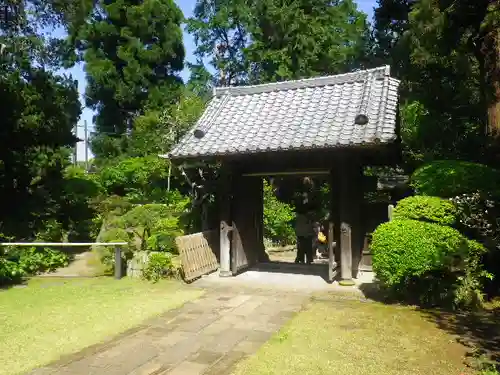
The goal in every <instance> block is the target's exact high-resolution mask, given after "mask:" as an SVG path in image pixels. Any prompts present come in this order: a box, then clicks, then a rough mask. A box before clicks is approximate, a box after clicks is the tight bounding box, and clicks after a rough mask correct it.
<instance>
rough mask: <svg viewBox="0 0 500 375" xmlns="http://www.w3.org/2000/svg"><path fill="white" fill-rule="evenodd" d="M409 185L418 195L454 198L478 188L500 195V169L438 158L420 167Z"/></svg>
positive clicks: (478, 189) (496, 195)
mask: <svg viewBox="0 0 500 375" xmlns="http://www.w3.org/2000/svg"><path fill="white" fill-rule="evenodd" d="M410 185H411V186H412V187H413V189H414V190H415V191H416V193H417V194H419V195H433V196H437V197H442V198H452V197H454V196H456V195H459V194H464V193H474V192H476V191H480V192H484V193H488V194H490V195H492V196H493V197H497V198H498V197H500V171H498V170H496V169H493V168H490V167H488V166H487V165H483V164H478V163H471V162H465V161H460V160H438V161H434V162H432V163H430V164H426V165H424V166H422V167H420V168H418V169H417V170H416V171H415V172H413V175H412V176H411V179H410Z"/></svg>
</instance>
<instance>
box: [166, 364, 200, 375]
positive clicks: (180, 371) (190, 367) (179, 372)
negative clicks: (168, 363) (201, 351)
mask: <svg viewBox="0 0 500 375" xmlns="http://www.w3.org/2000/svg"><path fill="white" fill-rule="evenodd" d="M207 368H208V365H204V364H201V363H195V362H188V361H185V362H182V363H180V364H179V365H178V366H176V367H174V368H173V369H172V370H170V371H168V372H167V374H168V375H202V374H204V371H205V370H206V369H207Z"/></svg>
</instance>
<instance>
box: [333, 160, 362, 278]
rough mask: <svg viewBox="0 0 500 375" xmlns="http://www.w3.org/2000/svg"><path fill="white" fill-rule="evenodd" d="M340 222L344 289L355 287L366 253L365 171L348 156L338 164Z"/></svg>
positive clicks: (357, 162)
mask: <svg viewBox="0 0 500 375" xmlns="http://www.w3.org/2000/svg"><path fill="white" fill-rule="evenodd" d="M337 164H338V167H337V168H336V169H337V170H338V174H337V176H338V184H339V196H338V204H339V219H340V277H341V284H342V285H353V284H354V281H353V277H354V278H355V277H357V274H358V269H359V262H360V261H361V252H362V247H363V246H362V233H363V230H364V228H363V223H362V216H361V213H360V210H361V209H362V202H363V180H362V177H363V167H362V164H361V162H360V161H359V159H358V158H356V157H355V155H352V154H347V153H344V154H342V155H340V158H339V160H338V161H337Z"/></svg>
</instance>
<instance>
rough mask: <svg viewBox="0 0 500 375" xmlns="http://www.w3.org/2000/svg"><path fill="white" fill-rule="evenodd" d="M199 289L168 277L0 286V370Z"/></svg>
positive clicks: (50, 357) (54, 355) (114, 330)
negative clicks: (164, 279) (188, 286)
mask: <svg viewBox="0 0 500 375" xmlns="http://www.w3.org/2000/svg"><path fill="white" fill-rule="evenodd" d="M201 294H202V292H201V291H199V290H195V289H188V288H186V287H184V286H182V284H180V283H177V282H173V281H162V282H159V283H157V284H151V283H148V282H145V281H141V280H133V279H122V280H114V279H111V278H92V279H48V278H44V279H41V278H38V279H32V280H31V281H30V282H29V283H28V284H27V286H25V287H15V288H11V289H6V290H1V291H0V374H1V375H4V374H5V375H12V374H20V373H24V372H26V371H28V370H30V369H33V368H35V367H39V366H42V365H45V364H48V363H50V362H52V361H54V360H57V359H58V358H59V357H60V356H61V355H64V354H70V353H74V352H77V351H79V350H81V349H83V348H85V347H88V346H90V345H93V344H96V343H99V342H102V341H106V339H111V338H112V337H113V336H115V335H117V334H118V333H121V332H123V331H125V330H127V329H129V328H132V327H134V326H136V325H138V324H140V323H141V322H143V321H144V320H146V319H147V318H150V317H153V316H155V315H158V314H160V313H162V312H164V311H167V310H170V309H173V308H176V307H179V306H180V305H182V304H183V303H185V302H187V301H188V300H191V299H195V298H197V297H199V296H200V295H201Z"/></svg>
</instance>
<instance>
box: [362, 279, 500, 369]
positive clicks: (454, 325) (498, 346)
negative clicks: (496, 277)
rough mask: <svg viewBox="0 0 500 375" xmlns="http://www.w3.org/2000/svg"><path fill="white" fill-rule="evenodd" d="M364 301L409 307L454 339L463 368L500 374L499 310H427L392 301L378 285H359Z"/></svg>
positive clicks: (403, 302)
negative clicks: (463, 350)
mask: <svg viewBox="0 0 500 375" xmlns="http://www.w3.org/2000/svg"><path fill="white" fill-rule="evenodd" d="M359 288H360V290H361V291H362V293H363V294H364V295H365V297H366V298H369V299H371V300H374V301H377V302H381V303H384V304H399V305H412V306H414V307H416V309H417V310H418V311H419V312H420V313H421V314H422V317H423V318H425V319H427V320H428V321H430V322H432V323H434V324H435V325H436V326H437V327H438V328H440V329H442V330H444V331H446V332H448V333H450V334H451V335H453V336H455V337H456V341H457V342H458V343H460V344H461V345H463V346H464V347H466V348H467V351H468V353H467V359H466V365H468V366H470V367H473V368H475V369H485V368H490V369H491V368H492V367H493V366H496V368H497V370H499V371H500V309H498V308H497V309H493V310H480V311H451V310H446V309H440V308H427V307H423V306H418V305H416V304H414V303H408V302H405V301H400V300H396V299H394V298H391V297H390V296H389V295H388V293H387V292H385V291H384V289H383V288H382V287H381V286H380V284H378V283H377V282H375V283H372V284H362V285H360V287H359Z"/></svg>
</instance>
